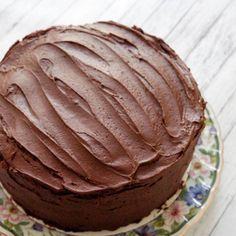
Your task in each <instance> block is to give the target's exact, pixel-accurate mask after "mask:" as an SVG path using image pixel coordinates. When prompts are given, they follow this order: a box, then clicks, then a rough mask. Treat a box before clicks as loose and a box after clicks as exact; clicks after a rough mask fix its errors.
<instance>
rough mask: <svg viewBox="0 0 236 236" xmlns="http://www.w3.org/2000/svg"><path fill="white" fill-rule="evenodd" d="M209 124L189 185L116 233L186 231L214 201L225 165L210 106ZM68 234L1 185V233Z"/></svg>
mask: <svg viewBox="0 0 236 236" xmlns="http://www.w3.org/2000/svg"><path fill="white" fill-rule="evenodd" d="M206 118H207V119H206V127H205V129H204V131H203V132H202V135H201V137H200V139H199V140H198V143H197V146H196V149H195V152H194V157H193V161H192V162H191V166H190V170H189V175H188V179H187V182H186V186H185V187H184V188H183V189H182V191H181V193H180V195H179V196H178V198H177V199H176V200H175V201H174V202H173V203H172V204H171V205H170V206H169V207H168V208H167V209H165V210H164V211H163V212H162V213H161V214H160V215H159V216H158V217H157V218H155V219H154V220H152V221H151V222H149V223H148V224H146V225H144V226H141V227H139V228H136V229H134V230H131V231H128V232H126V233H121V234H117V235H116V236H144V235H145V236H157V235H158V236H164V235H166V236H168V235H182V234H184V233H185V232H186V231H187V229H188V228H189V226H190V225H191V224H192V223H193V222H195V221H196V220H197V219H199V218H200V217H201V215H202V213H203V212H204V210H205V209H206V208H207V206H208V205H209V203H210V200H211V198H212V196H213V193H214V191H215V189H216V186H217V183H218V181H219V174H220V173H219V172H220V170H221V169H222V143H221V140H220V137H219V128H218V126H217V123H216V121H215V119H214V117H213V114H212V112H211V111H209V109H207V110H206ZM1 232H2V233H1ZM2 234H3V235H4V234H5V235H15V236H65V234H64V233H61V232H56V231H53V230H49V229H48V228H47V227H45V226H43V225H41V224H39V223H36V222H34V221H33V220H31V219H29V218H28V217H27V216H25V215H24V214H23V213H21V212H20V211H19V210H18V209H17V208H16V207H15V206H14V204H13V203H12V202H11V201H10V200H9V199H8V198H7V197H6V196H5V194H4V193H3V191H2V190H1V189H0V235H2Z"/></svg>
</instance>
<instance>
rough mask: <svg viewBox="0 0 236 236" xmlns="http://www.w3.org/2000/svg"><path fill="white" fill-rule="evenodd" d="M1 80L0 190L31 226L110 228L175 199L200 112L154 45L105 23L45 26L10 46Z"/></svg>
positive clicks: (164, 49)
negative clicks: (35, 220) (31, 219)
mask: <svg viewBox="0 0 236 236" xmlns="http://www.w3.org/2000/svg"><path fill="white" fill-rule="evenodd" d="M0 79H1V80H2V84H1V85H0V118H1V119H0V121H1V134H0V141H1V144H0V153H1V155H2V158H1V169H0V180H1V182H2V184H3V186H4V188H6V190H7V191H8V192H9V193H10V194H11V195H12V197H13V199H14V200H15V201H16V202H17V203H18V204H19V205H20V206H22V207H23V208H24V209H25V211H26V212H27V213H29V214H30V215H32V216H34V217H36V218H40V219H42V220H44V221H45V222H46V223H48V224H51V225H53V226H56V227H58V228H61V229H66V230H69V231H70V230H73V231H87V230H88V231H90V230H102V229H115V228H117V227H119V226H122V225H126V224H129V223H132V222H135V221H138V220H140V219H141V218H142V217H144V216H146V215H148V213H150V211H151V210H152V209H154V208H158V207H159V206H161V205H162V204H163V203H164V202H165V201H166V200H167V199H168V198H169V197H170V196H171V195H173V194H174V193H175V192H176V191H177V189H178V188H180V186H181V179H182V176H183V173H184V172H185V170H186V168H187V166H188V163H189V162H190V160H191V158H192V153H193V149H194V146H195V143H196V141H197V137H198V136H199V134H200V132H201V130H202V128H203V126H204V108H205V103H204V101H203V99H202V97H201V95H200V92H199V90H198V88H197V85H196V82H195V81H194V79H193V77H192V75H191V73H190V71H189V69H188V68H187V67H186V65H185V64H184V63H183V61H182V60H181V59H180V58H179V57H178V56H177V55H176V53H175V52H174V51H173V50H172V49H170V47H169V46H168V45H166V44H165V43H164V42H163V41H162V40H161V39H158V38H156V37H154V36H151V35H147V34H145V33H144V32H142V30H140V29H138V28H136V27H134V28H128V27H125V26H122V25H120V24H117V23H114V22H99V23H95V24H91V25H86V26H76V27H73V26H69V27H52V28H50V29H48V30H45V31H38V32H36V33H33V34H31V35H29V36H27V37H25V38H24V39H23V40H22V41H21V42H18V43H16V44H15V45H14V46H13V47H12V48H11V49H10V50H9V52H8V53H7V54H6V56H5V58H4V59H3V61H2V62H1V64H0ZM36 186H37V188H36ZM19 189H21V191H16V190H19ZM22 193H24V194H22ZM42 193H43V195H42ZM26 195H27V199H26V198H25V196H26ZM35 202H36V203H37V204H35ZM60 202H61V203H63V204H60ZM143 202H146V204H145V205H143V206H141V207H140V205H142V204H143ZM38 206H43V207H40V208H38ZM94 206H96V207H94ZM137 206H139V208H137ZM45 210H46V211H47V214H45ZM62 211H63V212H65V214H63V215H64V216H61V214H59V212H62ZM124 212H126V213H125V215H123V216H122V213H123V214H124ZM94 214H95V215H96V217H94ZM108 222H109V223H108Z"/></svg>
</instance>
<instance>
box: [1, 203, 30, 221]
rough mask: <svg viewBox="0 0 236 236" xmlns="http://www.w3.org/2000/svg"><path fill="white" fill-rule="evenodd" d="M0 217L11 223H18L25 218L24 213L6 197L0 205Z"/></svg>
mask: <svg viewBox="0 0 236 236" xmlns="http://www.w3.org/2000/svg"><path fill="white" fill-rule="evenodd" d="M0 218H2V219H4V220H8V221H9V222H10V223H12V224H18V223H19V222H20V221H22V220H24V219H26V215H25V214H24V213H22V212H21V211H19V210H18V209H17V208H16V206H14V205H13V203H12V202H11V201H10V200H8V199H6V200H5V201H4V203H3V205H0Z"/></svg>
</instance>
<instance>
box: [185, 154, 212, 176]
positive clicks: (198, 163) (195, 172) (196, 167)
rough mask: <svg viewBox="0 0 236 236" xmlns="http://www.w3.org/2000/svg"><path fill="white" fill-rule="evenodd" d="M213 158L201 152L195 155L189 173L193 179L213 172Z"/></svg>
mask: <svg viewBox="0 0 236 236" xmlns="http://www.w3.org/2000/svg"><path fill="white" fill-rule="evenodd" d="M210 165H211V160H210V157H209V156H208V155H203V154H200V156H194V157H193V160H192V163H191V169H190V171H189V175H190V177H191V178H192V179H197V178H198V177H200V176H202V177H209V176H210V174H211V168H210Z"/></svg>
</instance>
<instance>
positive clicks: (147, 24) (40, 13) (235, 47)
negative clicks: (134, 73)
mask: <svg viewBox="0 0 236 236" xmlns="http://www.w3.org/2000/svg"><path fill="white" fill-rule="evenodd" d="M97 20H115V21H118V22H121V23H125V24H127V25H130V26H132V25H134V24H135V25H137V26H139V27H142V28H143V29H144V30H145V31H147V32H148V33H151V34H155V35H157V36H158V37H162V38H164V39H165V40H166V41H167V43H169V44H170V46H171V47H172V48H174V49H175V50H176V52H177V53H178V54H179V55H180V56H181V57H182V58H183V59H184V60H185V62H186V63H187V64H188V66H189V67H190V68H191V70H192V73H193V75H194V77H195V78H196V80H197V82H198V84H199V86H200V89H201V91H202V93H203V95H204V97H205V98H206V100H207V102H208V103H209V104H210V105H211V106H212V107H213V110H214V111H215V114H216V116H217V119H218V121H219V122H220V126H221V131H222V139H223V140H224V146H225V150H224V159H225V164H224V171H223V175H222V179H221V183H220V186H219V189H218V191H217V194H216V196H215V198H214V200H213V202H212V205H211V207H210V208H209V210H208V211H207V212H206V214H205V215H204V217H203V218H202V219H201V221H200V222H199V223H198V224H196V225H195V226H194V227H193V228H192V229H191V230H190V232H189V233H188V234H187V235H188V236H208V235H212V236H231V235H232V236H235V235H236V197H235V196H236V1H235V0H231V1H229V0H0V58H2V57H3V55H4V53H5V52H6V51H7V50H8V48H9V46H10V45H11V44H12V43H14V42H15V41H16V40H17V39H20V38H22V37H23V36H25V35H26V34H28V33H30V32H32V31H34V30H37V29H41V28H46V27H48V26H51V25H58V24H83V23H90V22H93V21H97Z"/></svg>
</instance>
